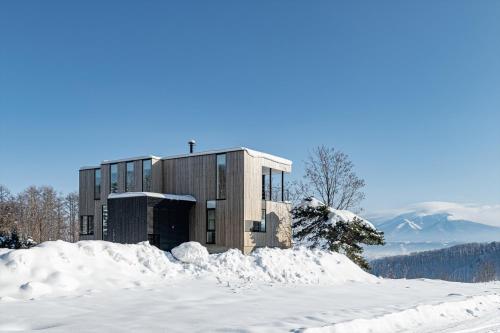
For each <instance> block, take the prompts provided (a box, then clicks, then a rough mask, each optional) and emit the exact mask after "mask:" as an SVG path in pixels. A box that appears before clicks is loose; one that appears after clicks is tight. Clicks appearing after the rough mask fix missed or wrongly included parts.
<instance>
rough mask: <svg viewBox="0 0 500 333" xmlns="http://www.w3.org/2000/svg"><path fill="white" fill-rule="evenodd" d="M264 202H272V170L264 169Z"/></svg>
mask: <svg viewBox="0 0 500 333" xmlns="http://www.w3.org/2000/svg"><path fill="white" fill-rule="evenodd" d="M262 200H267V201H270V200H271V169H269V168H262Z"/></svg>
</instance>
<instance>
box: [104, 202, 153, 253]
mask: <svg viewBox="0 0 500 333" xmlns="http://www.w3.org/2000/svg"><path fill="white" fill-rule="evenodd" d="M105 240H107V241H112V242H118V243H128V244H129V243H138V242H143V241H146V240H148V232H147V197H131V198H119V199H108V236H107V238H106V239H105Z"/></svg>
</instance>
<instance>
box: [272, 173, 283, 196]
mask: <svg viewBox="0 0 500 333" xmlns="http://www.w3.org/2000/svg"><path fill="white" fill-rule="evenodd" d="M271 201H283V172H282V171H276V170H271Z"/></svg>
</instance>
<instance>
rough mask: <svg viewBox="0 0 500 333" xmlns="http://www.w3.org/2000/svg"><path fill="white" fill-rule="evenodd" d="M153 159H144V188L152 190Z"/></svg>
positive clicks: (147, 190)
mask: <svg viewBox="0 0 500 333" xmlns="http://www.w3.org/2000/svg"><path fill="white" fill-rule="evenodd" d="M151 166H152V161H151V160H143V161H142V190H143V191H144V192H151Z"/></svg>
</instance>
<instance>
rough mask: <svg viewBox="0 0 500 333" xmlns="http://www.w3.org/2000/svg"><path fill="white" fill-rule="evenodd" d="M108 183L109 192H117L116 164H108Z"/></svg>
mask: <svg viewBox="0 0 500 333" xmlns="http://www.w3.org/2000/svg"><path fill="white" fill-rule="evenodd" d="M109 173H110V177H109V185H110V191H111V193H117V192H118V164H111V165H110V166H109Z"/></svg>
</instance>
